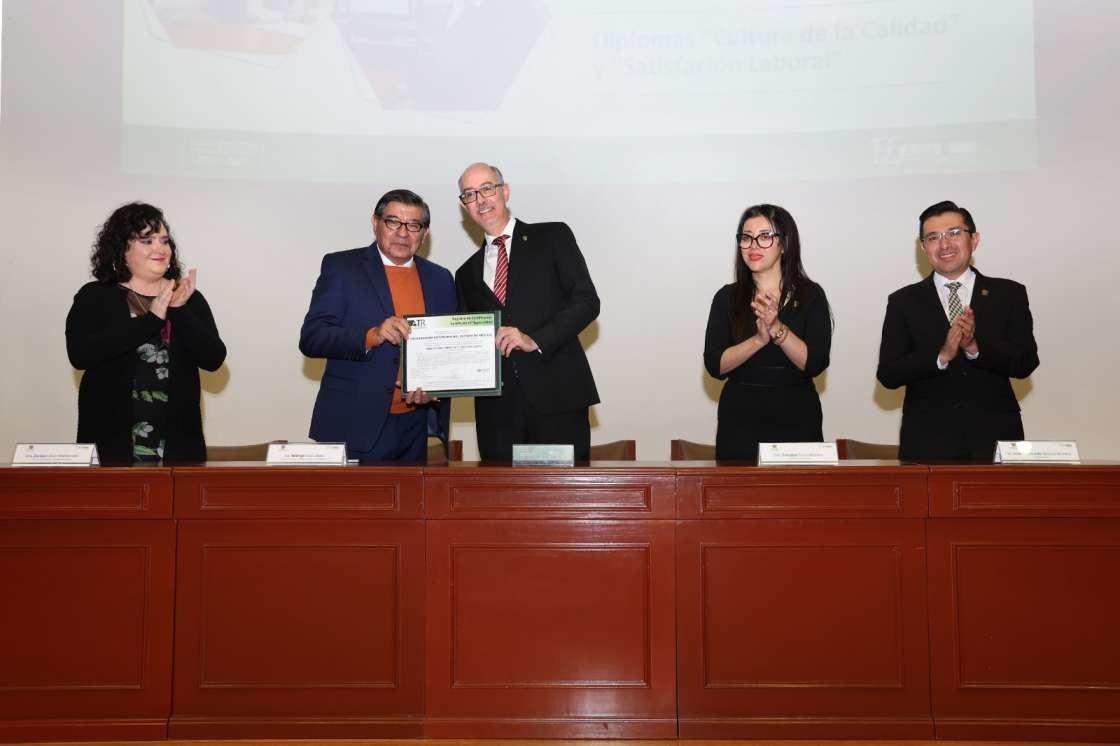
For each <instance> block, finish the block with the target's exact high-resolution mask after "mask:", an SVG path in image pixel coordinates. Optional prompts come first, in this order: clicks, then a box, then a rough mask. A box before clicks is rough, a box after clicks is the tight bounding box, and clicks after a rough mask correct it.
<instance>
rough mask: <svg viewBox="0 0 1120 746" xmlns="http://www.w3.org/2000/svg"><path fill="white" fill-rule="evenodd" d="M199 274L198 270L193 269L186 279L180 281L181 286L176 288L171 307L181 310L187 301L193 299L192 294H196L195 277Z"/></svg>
mask: <svg viewBox="0 0 1120 746" xmlns="http://www.w3.org/2000/svg"><path fill="white" fill-rule="evenodd" d="M197 274H198V270H197V269H192V270H190V271H189V272H187V276H186V277H185V278H183V279H181V280H179V285H178V286H177V287H176V288H175V292H174V293H173V294H172V296H171V303H170V304H169V305H170V306H171V307H172V308H179V307H180V306H182V305H183V304H184V303H186V302H187V299H188V298H190V297H191V294H193V293H194V285H195V277H196V276H197Z"/></svg>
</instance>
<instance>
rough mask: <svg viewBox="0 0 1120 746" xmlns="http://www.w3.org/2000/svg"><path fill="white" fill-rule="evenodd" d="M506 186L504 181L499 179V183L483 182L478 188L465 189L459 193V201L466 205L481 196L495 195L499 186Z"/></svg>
mask: <svg viewBox="0 0 1120 746" xmlns="http://www.w3.org/2000/svg"><path fill="white" fill-rule="evenodd" d="M500 186H505V182H504V181H499V182H498V183H497V184H483V185H482V186H480V187H479V188H478V189H464V190H463V191H462V192H461V193H460V194H459V201H460V202H462V203H463V204H464V205H469V204H470V203H471V202H474V201H475V200H476V199H478V198H479V196H480V195H481V196H483V197H493V196H494V192H496V191H498V187H500Z"/></svg>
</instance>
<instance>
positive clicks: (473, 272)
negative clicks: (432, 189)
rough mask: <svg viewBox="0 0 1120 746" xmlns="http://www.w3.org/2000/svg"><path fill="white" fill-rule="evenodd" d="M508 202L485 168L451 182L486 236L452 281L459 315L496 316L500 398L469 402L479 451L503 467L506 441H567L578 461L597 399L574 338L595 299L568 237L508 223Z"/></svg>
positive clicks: (594, 308) (553, 228)
mask: <svg viewBox="0 0 1120 746" xmlns="http://www.w3.org/2000/svg"><path fill="white" fill-rule="evenodd" d="M509 195H510V187H509V184H507V183H505V179H504V178H503V177H502V173H501V171H499V170H498V169H497V168H496V167H494V166H491V165H489V164H486V163H475V164H472V165H470V166H468V167H467V169H466V170H465V171H464V172H463V175H462V176H460V177H459V201H460V202H461V203H462V205H463V208H464V209H465V210H466V212H467V214H468V215H469V216H470V217H471V219H472V220H473V221H474V222H475V223H476V224H478V226H479V227H480V228H482V230H483V232H484V233H485V237H484V239H483V242H482V245H481V246H480V247H479V249H478V251H476V252H475V253H474V254H473V255H471V257H470V258H469V259H468V260H467V261H466V262H465V263H464V264H463V266H461V267H460V268H459V270H458V271H457V272H456V273H455V284H456V287H457V288H458V292H459V304H460V310H462V311H470V312H481V311H501V314H502V323H501V327H500V329H499V330H498V339H497V345H498V351H499V352H500V353H501V355H502V394H501V396H498V397H476V398H475V431H476V433H477V436H478V450H479V453H480V455H481V457H482V459H483V460H484V461H508V460H510V459H511V457H512V445H513V444H514V443H547V444H551V443H563V444H567V443H571V444H573V445H574V446H575V458H576V460H579V461H585V460H587V459H588V456H589V451H590V447H591V425H590V422H589V420H588V408H589V407H590V406H591V405H592V404H597V403H598V402H599V393H598V391H597V390H596V388H595V379H594V378H593V377H592V375H591V367H590V366H589V365H588V362H587V357H586V355H585V354H584V351H583V347H582V345H581V344H580V341H579V333H580V332H581V331H583V330H584V329H585V328H586V327H587V325H588V324H590V323H591V322H592V321H594V320H595V318H596V317H597V316H598V315H599V296H598V294H597V293H596V292H595V285H594V283H592V282H591V275H590V274H589V273H588V271H587V263H586V261H584V258H583V254H582V253H581V252H580V250H579V246H578V245H577V244H576V239H575V236H574V235H573V234H572V231H571V229H570V228H569V227H568V226H567V225H565V224H564V223H525V222H523V221H521V220H516V219H515V218H514V217H513V216H512V214H511V213H510V210H509V206H508V204H507V203H508V200H509Z"/></svg>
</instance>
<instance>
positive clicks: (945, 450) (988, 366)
mask: <svg viewBox="0 0 1120 746" xmlns="http://www.w3.org/2000/svg"><path fill="white" fill-rule="evenodd" d="M973 271H976V270H975V268H973ZM971 306H972V309H973V311H974V312H975V313H976V343H977V346H978V347H979V349H980V356H979V357H978V358H977V359H976V360H969V359H968V358H967V357H966V356H965V354H964V352H963V351H962V352H961V353H960V354H958V355H957V356H956V357H955V358H953V360H952V361H951V362H950V363H949V367H948V368H947V369H946V370H939V369H938V367H937V353H938V352H939V351H940V349H941V346H942V345H943V344H944V342H945V337H946V336H947V335H948V333H949V320H948V318H947V317H946V316H945V309H944V307H943V306H942V305H941V299H940V298H939V297H938V295H937V288H936V286H935V285H934V283H933V275H932V274H931V275H929V276H928V277H926V278H925V279H924V280H922V281H921V282H916V283H914V284H913V285H907V286H906V287H904V288H902V289H900V290H897V291H895V292H894V293H892V294H891V295H890V297H889V298H888V299H887V313H886V317H885V318H884V319H883V336H882V341H881V343H880V346H879V369H878V372H877V374H876V375H877V377H878V379H879V382H880V383H882V384H883V385H884V386H886V387H887V388H889V389H896V388H898V387H899V386H905V387H906V398H905V400H904V402H903V406H902V429H901V432H900V435H899V456H900V458H903V459H911V460H929V459H953V458H985V459H990V458H991V457H992V453H993V450H994V448H995V441H996V440H1016V439H1021V438H1022V437H1023V421H1022V417H1021V416H1020V414H1019V402H1018V401H1016V399H1015V392H1014V391H1012V389H1011V382H1010V380H1009V378H1026V377H1027V376H1029V375H1030V374H1031V373H1032V372H1033V371H1034V369H1035V368H1037V367H1038V346H1037V345H1036V344H1035V340H1034V322H1033V320H1032V318H1031V311H1030V306H1029V304H1028V302H1027V291H1026V288H1024V287H1023V286H1022V285H1020V284H1019V283H1017V282H1013V281H1011V280H1004V279H1000V278H998V277H986V276H984V275H982V274H980V273H979V272H976V285H975V287H974V288H973V291H972V302H971Z"/></svg>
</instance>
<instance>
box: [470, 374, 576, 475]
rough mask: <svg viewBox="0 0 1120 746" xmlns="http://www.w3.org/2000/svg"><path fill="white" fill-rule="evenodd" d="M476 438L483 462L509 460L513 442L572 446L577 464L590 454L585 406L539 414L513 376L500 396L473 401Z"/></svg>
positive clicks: (511, 455)
mask: <svg viewBox="0 0 1120 746" xmlns="http://www.w3.org/2000/svg"><path fill="white" fill-rule="evenodd" d="M475 435H476V436H477V438H478V453H479V456H480V458H481V459H482V460H483V461H510V460H512V458H513V444H514V443H531V444H532V443H536V444H553V443H562V444H567V443H571V444H572V445H573V446H575V458H576V461H587V460H588V459H589V458H590V455H591V422H590V420H588V417H587V407H582V408H580V409H576V410H572V411H569V412H541V411H539V410H537V409H535V408H534V407H533V405H532V404H530V403H529V400H528V399H527V398H526V397H525V392H524V391H523V390H522V389H521V384H520V383H518V381H517V377H516V376H514V377H513V378H512V379H511V380H509V381H506V382H505V384H504V385H503V389H502V395H501V396H500V397H495V398H491V399H483V398H482V397H479V398H476V399H475Z"/></svg>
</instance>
